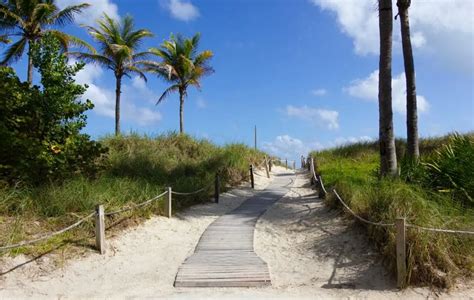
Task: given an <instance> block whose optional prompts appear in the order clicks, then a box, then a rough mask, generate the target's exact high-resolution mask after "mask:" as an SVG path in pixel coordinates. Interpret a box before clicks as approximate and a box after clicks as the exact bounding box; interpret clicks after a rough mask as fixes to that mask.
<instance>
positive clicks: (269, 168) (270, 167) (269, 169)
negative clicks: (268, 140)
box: [268, 159, 273, 172]
mask: <svg viewBox="0 0 474 300" xmlns="http://www.w3.org/2000/svg"><path fill="white" fill-rule="evenodd" d="M272 166H273V160H272V159H270V160H269V161H268V171H270V172H271V171H272Z"/></svg>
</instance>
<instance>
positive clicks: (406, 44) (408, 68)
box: [397, 0, 420, 159]
mask: <svg viewBox="0 0 474 300" xmlns="http://www.w3.org/2000/svg"><path fill="white" fill-rule="evenodd" d="M410 5H411V0H397V6H398V15H399V16H400V29H401V34H402V47H403V62H404V64H405V78H406V91H407V154H408V156H409V157H411V158H413V159H418V157H419V156H420V149H419V142H418V112H417V103H416V83H415V64H414V62H413V50H412V47H411V38H410V21H409V17H408V8H409V7H410Z"/></svg>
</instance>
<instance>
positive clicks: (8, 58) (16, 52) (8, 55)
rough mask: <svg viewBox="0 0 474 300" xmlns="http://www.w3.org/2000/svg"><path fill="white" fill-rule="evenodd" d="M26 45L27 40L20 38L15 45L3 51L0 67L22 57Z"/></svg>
mask: <svg viewBox="0 0 474 300" xmlns="http://www.w3.org/2000/svg"><path fill="white" fill-rule="evenodd" d="M26 43H27V39H26V38H22V39H20V40H18V41H17V42H16V43H13V44H12V45H10V46H9V47H8V48H7V50H6V51H5V53H4V54H3V57H2V61H1V62H0V65H6V64H10V63H12V62H15V61H17V60H18V59H20V57H21V56H22V55H23V52H24V51H25V46H26Z"/></svg>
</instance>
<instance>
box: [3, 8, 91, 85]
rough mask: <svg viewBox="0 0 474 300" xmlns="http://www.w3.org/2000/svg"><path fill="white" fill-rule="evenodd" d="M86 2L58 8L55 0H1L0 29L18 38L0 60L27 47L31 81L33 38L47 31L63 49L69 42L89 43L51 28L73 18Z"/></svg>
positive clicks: (15, 57)
mask: <svg viewBox="0 0 474 300" xmlns="http://www.w3.org/2000/svg"><path fill="white" fill-rule="evenodd" d="M87 7H89V4H87V3H82V4H78V5H71V6H68V7H66V8H64V9H62V10H60V9H59V8H58V7H57V6H56V4H55V0H5V1H2V3H0V31H2V32H4V33H7V34H8V35H9V36H18V37H20V39H19V40H18V41H16V42H15V43H13V44H11V45H10V46H9V47H8V48H7V49H6V50H5V53H4V55H3V58H2V60H1V62H0V64H9V63H12V62H14V61H16V60H18V59H19V58H20V57H21V56H22V55H23V52H24V51H25V47H28V75H27V76H28V77H27V81H28V82H29V83H30V84H31V83H32V82H33V60H32V56H31V47H32V45H33V44H34V43H35V41H36V40H38V39H40V38H41V37H42V36H43V35H44V34H45V33H47V32H49V33H51V34H52V35H53V36H55V37H56V38H57V39H58V40H59V42H60V43H61V46H62V48H63V50H64V51H67V49H68V45H69V44H76V45H82V46H86V47H90V46H89V45H88V44H87V43H85V42H84V41H82V40H80V39H78V38H76V37H74V36H71V35H68V34H66V33H64V32H61V31H58V30H54V29H51V28H50V27H51V26H63V25H65V24H68V23H70V22H72V21H73V20H74V15H75V14H78V13H81V12H82V10H83V9H85V8H87Z"/></svg>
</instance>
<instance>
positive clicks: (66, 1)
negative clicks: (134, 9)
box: [56, 0, 120, 25]
mask: <svg viewBox="0 0 474 300" xmlns="http://www.w3.org/2000/svg"><path fill="white" fill-rule="evenodd" d="M84 2H86V3H89V4H91V6H90V7H89V8H86V9H85V10H84V11H83V12H82V13H81V14H78V15H76V20H77V22H78V23H80V24H87V25H94V24H95V21H96V20H97V19H100V18H101V17H102V15H103V14H104V13H106V14H107V15H109V17H111V18H113V19H119V18H120V17H119V14H118V7H117V5H116V4H115V3H113V2H112V1H111V0H94V1H84V0H56V3H57V5H58V7H60V8H64V7H66V6H69V5H77V4H81V3H84Z"/></svg>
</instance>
